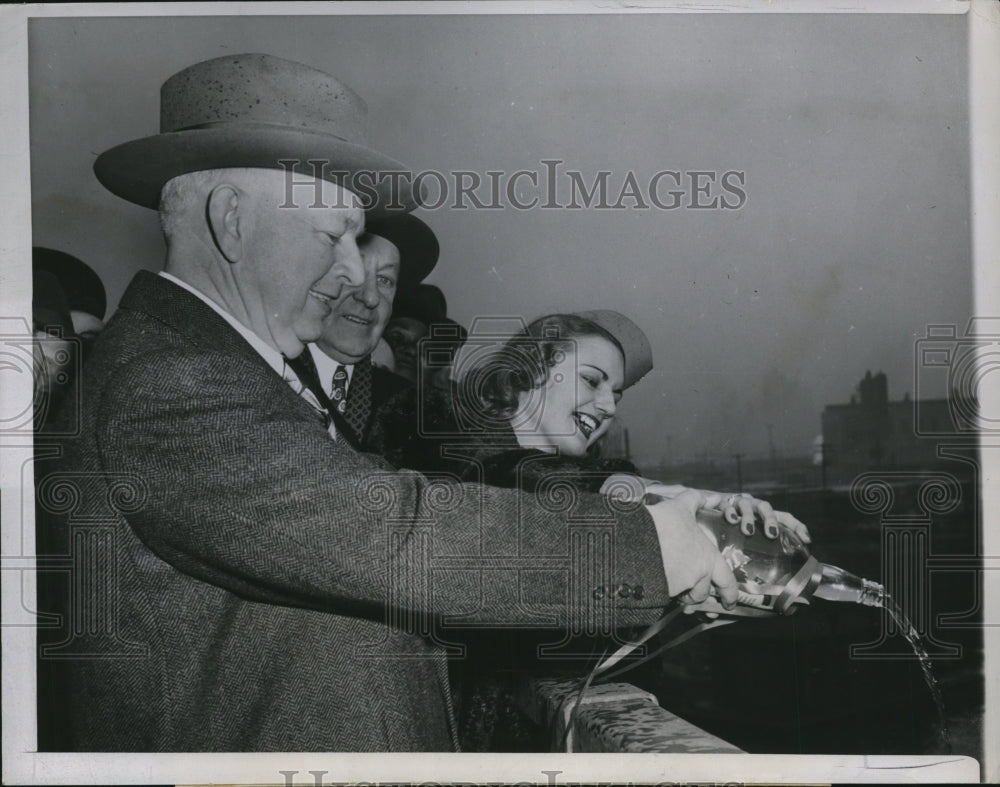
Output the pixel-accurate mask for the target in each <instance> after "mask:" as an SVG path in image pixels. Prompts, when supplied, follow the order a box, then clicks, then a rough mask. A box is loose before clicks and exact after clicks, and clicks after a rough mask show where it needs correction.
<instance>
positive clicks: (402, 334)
mask: <svg viewBox="0 0 1000 787" xmlns="http://www.w3.org/2000/svg"><path fill="white" fill-rule="evenodd" d="M447 312H448V302H447V300H446V299H445V297H444V293H443V292H441V290H440V289H439V288H438V287H435V286H434V285H433V284H421V285H419V286H417V287H414V288H412V289H411V290H409V291H407V292H403V293H400V295H399V297H398V298H397V299H396V304H395V306H394V307H393V311H392V319H390V320H389V325H388V327H387V328H386V330H385V340H386V341H387V342H388V343H389V346H390V347H391V348H392V352H393V355H394V356H395V358H396V374H398V375H400V376H402V377H405V378H407V379H408V380H411V381H413V382H417V381H418V380H422V381H423V383H424V384H430V385H432V386H435V387H439V388H447V387H448V386H449V385H450V380H451V367H450V364H449V363H446V362H444V361H442V360H441V359H442V358H444V357H446V356H447V357H451V358H454V354H455V352H457V350H458V348H459V347H460V346H461V345H462V343H463V342H464V341H465V339H466V337H467V336H468V332H467V331H466V330H465V328H463V327H462V326H461V325H459V324H458V323H457V322H455V321H454V320H452V319H450V318H449V317H448V316H447ZM428 337H432V338H433V340H434V356H435V361H434V363H432V364H430V365H428V364H426V363H425V362H426V361H427V360H428V358H426V357H422V356H421V352H420V341H421V340H422V339H426V338H428ZM424 355H426V354H424Z"/></svg>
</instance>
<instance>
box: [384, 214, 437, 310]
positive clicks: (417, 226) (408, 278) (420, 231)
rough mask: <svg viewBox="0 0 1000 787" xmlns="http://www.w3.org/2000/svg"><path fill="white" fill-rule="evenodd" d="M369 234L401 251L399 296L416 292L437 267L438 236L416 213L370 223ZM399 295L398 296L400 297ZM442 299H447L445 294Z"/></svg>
mask: <svg viewBox="0 0 1000 787" xmlns="http://www.w3.org/2000/svg"><path fill="white" fill-rule="evenodd" d="M365 232H367V233H370V234H372V235H378V236H379V237H380V238H385V239H386V240H387V241H389V242H390V243H392V244H393V245H394V246H395V247H396V248H397V249H399V284H398V288H397V293H399V294H402V293H403V292H405V291H409V290H412V289H414V288H415V287H416V286H417V285H418V284H420V282H422V281H423V280H424V279H426V278H427V274H429V273H430V272H431V271H432V270H434V266H435V265H437V261H438V256H439V255H440V253H441V247H440V246H439V244H438V239H437V236H435V235H434V230H432V229H431V228H430V227H428V226H427V225H426V224H424V222H423V221H421V220H420V219H418V218H417V217H416V216H414V215H412V214H409V213H404V214H402V215H400V216H389V217H387V218H384V219H380V220H375V221H370V222H367V224H366V226H365ZM435 289H437V288H436V287H435ZM438 292H441V291H440V290H438ZM399 294H397V297H400V295H399ZM441 297H442V298H444V295H442V296H441Z"/></svg>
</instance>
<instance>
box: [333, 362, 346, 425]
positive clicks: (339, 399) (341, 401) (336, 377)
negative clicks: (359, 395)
mask: <svg viewBox="0 0 1000 787" xmlns="http://www.w3.org/2000/svg"><path fill="white" fill-rule="evenodd" d="M330 401H331V402H333V406H334V407H335V408H336V409H337V412H338V413H340V414H341V415H343V414H344V411H345V410H347V369H345V368H344V367H343V366H338V367H337V371H335V372H334V373H333V385H332V386H331V387H330Z"/></svg>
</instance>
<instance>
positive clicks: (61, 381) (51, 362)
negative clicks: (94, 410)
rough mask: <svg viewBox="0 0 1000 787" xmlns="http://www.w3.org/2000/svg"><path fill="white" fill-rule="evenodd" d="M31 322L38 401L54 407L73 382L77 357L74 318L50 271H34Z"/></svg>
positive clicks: (61, 289) (47, 406) (48, 406)
mask: <svg viewBox="0 0 1000 787" xmlns="http://www.w3.org/2000/svg"><path fill="white" fill-rule="evenodd" d="M31 278H32V292H31V321H32V331H33V334H34V341H33V342H32V351H33V355H34V362H35V375H34V389H35V401H36V403H38V404H42V402H43V400H44V404H45V405H46V408H49V409H50V408H51V406H52V405H53V403H54V400H55V399H56V398H58V396H59V395H60V394H61V393H62V392H63V391H64V390H65V389H66V387H67V385H68V384H69V382H70V381H71V379H72V372H73V364H74V362H75V358H76V342H75V341H74V333H73V319H72V317H71V315H70V308H69V301H68V299H67V298H66V293H65V292H64V291H63V288H62V286H61V285H60V284H59V280H58V279H57V278H56V277H55V275H54V274H52V273H49V272H48V271H43V270H38V269H35V270H34V271H32V277H31Z"/></svg>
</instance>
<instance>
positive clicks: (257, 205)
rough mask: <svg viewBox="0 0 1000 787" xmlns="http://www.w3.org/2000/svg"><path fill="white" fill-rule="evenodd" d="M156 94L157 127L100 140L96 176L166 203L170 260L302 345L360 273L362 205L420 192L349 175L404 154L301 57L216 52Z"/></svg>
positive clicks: (218, 299)
mask: <svg viewBox="0 0 1000 787" xmlns="http://www.w3.org/2000/svg"><path fill="white" fill-rule="evenodd" d="M254 77H258V78H256V79H255V78H254ZM206 85H209V86H213V87H212V88H211V89H207V88H206ZM160 96H161V107H160V129H161V133H160V134H157V135H154V136H151V137H145V138H142V139H137V140H133V141H131V142H126V143H124V144H122V145H118V146H117V147H115V148H112V149H111V150H109V151H105V152H104V153H103V154H101V156H100V157H99V158H98V159H97V161H96V162H95V165H94V171H95V173H96V175H97V177H98V179H99V180H100V181H101V183H102V184H103V185H105V186H106V187H107V188H108V189H109V190H110V191H112V192H113V193H115V194H117V195H118V196H120V197H123V198H124V199H127V200H129V201H131V202H134V203H136V204H139V205H143V206H145V207H150V208H158V210H159V212H160V223H161V227H162V229H163V233H164V236H165V238H166V242H167V261H166V265H165V272H166V273H168V274H170V275H173V276H175V277H176V278H177V279H179V280H181V281H183V282H185V283H186V284H188V285H190V286H191V287H193V288H194V289H196V290H198V291H199V292H200V293H202V294H203V295H205V296H207V297H208V298H209V299H210V300H212V301H214V302H215V303H216V304H218V305H219V306H220V307H221V308H222V309H223V310H224V311H226V312H227V313H228V314H230V315H231V316H232V317H234V318H235V319H236V320H237V321H239V322H240V323H242V324H243V325H244V326H245V327H247V328H248V329H250V330H251V331H252V332H253V333H254V334H256V335H257V336H258V337H259V338H260V339H262V340H263V341H264V342H265V343H266V344H267V345H268V346H269V347H270V348H272V349H273V350H277V351H278V352H280V353H282V354H283V355H285V356H286V357H289V358H295V357H297V356H298V355H299V354H301V352H302V350H303V349H304V346H305V345H306V344H307V343H309V342H314V341H316V340H317V339H318V338H319V337H320V335H321V334H322V329H323V320H324V319H326V317H328V316H329V315H330V313H331V311H332V308H333V304H334V302H335V301H336V300H337V298H338V297H339V296H340V293H341V288H342V287H344V286H347V285H350V286H361V285H362V283H363V282H364V278H365V276H364V267H363V264H362V260H361V253H360V251H359V249H358V241H359V238H360V237H361V235H362V233H363V232H364V226H365V221H366V219H367V218H371V219H376V218H381V217H383V216H385V215H388V212H389V211H390V210H393V211H394V212H396V213H400V214H402V213H405V212H406V211H408V210H412V208H413V207H415V205H416V203H417V201H418V200H417V199H416V198H415V197H414V195H413V193H412V192H411V184H410V183H409V182H407V181H406V180H405V179H401V180H397V181H396V182H389V181H388V180H387V179H380V180H379V181H378V184H377V185H376V186H374V187H373V188H372V190H371V193H369V194H366V195H365V196H366V197H372V199H371V200H363V199H362V198H361V196H359V193H358V192H359V190H358V189H356V190H355V191H351V190H350V188H349V186H351V185H352V179H353V177H354V176H355V175H357V174H358V173H360V172H362V171H363V172H367V173H371V172H382V171H400V170H402V169H404V168H403V165H402V164H400V163H399V162H398V161H395V160H394V159H391V158H390V157H388V156H385V155H384V154H382V153H379V152H378V151H375V150H373V149H371V148H370V147H368V144H367V140H366V136H365V130H364V129H365V125H366V117H365V116H366V114H367V107H366V106H365V103H364V101H363V100H362V99H361V97H360V96H358V95H357V94H356V93H355V92H354V91H353V90H351V88H349V87H348V86H347V85H344V84H343V83H342V82H340V81H339V80H337V79H336V78H335V77H333V76H331V75H329V74H326V73H323V72H321V71H317V70H316V69H313V68H311V67H309V66H305V65H303V64H301V63H295V62H293V61H289V60H284V59H281V58H276V57H273V56H270V55H264V54H241V55H232V56H224V57H220V58H214V59H212V60H206V61H203V62H200V63H196V64H195V65H193V66H190V67H188V68H186V69H184V70H183V71H180V72H178V73H177V74H174V75H173V76H172V77H170V79H168V80H167V81H166V82H165V83H164V84H163V87H162V88H161V91H160ZM331 97H335V98H336V100H333V101H331V100H330V99H331ZM250 99H252V100H250ZM317 161H318V162H320V163H321V164H322V165H323V166H322V167H317V166H316V163H315V162H317ZM394 205H398V206H401V209H399V210H395V208H394V207H392V206H394Z"/></svg>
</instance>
